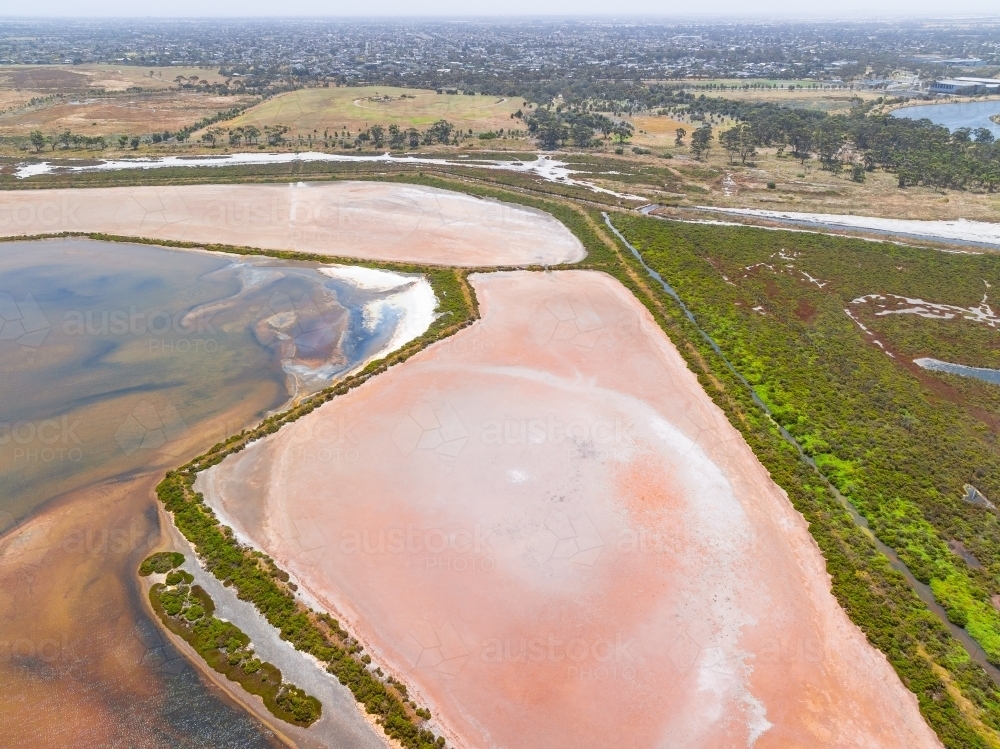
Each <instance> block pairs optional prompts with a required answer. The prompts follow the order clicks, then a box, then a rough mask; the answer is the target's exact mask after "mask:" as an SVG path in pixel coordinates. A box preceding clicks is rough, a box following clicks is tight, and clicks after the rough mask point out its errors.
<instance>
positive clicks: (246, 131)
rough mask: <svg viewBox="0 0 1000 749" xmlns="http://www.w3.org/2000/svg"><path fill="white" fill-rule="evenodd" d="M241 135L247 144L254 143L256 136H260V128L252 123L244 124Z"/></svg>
mask: <svg viewBox="0 0 1000 749" xmlns="http://www.w3.org/2000/svg"><path fill="white" fill-rule="evenodd" d="M243 137H244V138H246V141H247V143H248V144H250V145H254V144H255V143H256V142H257V138H259V137H260V130H258V129H257V128H255V127H254V126H253V125H244V126H243Z"/></svg>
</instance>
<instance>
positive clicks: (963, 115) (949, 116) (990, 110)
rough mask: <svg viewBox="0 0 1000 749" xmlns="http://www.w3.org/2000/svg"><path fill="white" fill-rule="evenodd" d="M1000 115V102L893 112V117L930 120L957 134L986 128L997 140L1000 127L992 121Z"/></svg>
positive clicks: (953, 104) (956, 103)
mask: <svg viewBox="0 0 1000 749" xmlns="http://www.w3.org/2000/svg"><path fill="white" fill-rule="evenodd" d="M995 114H1000V101H955V102H947V103H944V104H921V105H919V106H912V107H903V108H902V109H896V110H894V111H893V112H892V116H893V117H905V118H907V119H911V120H922V119H928V120H930V121H931V122H933V123H934V124H935V125H944V126H945V127H946V128H948V129H949V130H950V131H952V132H955V131H956V130H958V129H959V128H962V127H967V128H969V129H971V130H975V129H976V128H979V127H985V128H986V129H987V130H989V131H990V132H991V133H993V135H994V136H995V137H997V138H1000V125H997V124H996V123H995V122H993V121H992V120H990V116H991V115H995Z"/></svg>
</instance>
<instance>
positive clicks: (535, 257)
mask: <svg viewBox="0 0 1000 749" xmlns="http://www.w3.org/2000/svg"><path fill="white" fill-rule="evenodd" d="M62 231H88V232H89V231H92V232H106V233H109V234H122V235H128V236H136V237H144V238H148V239H164V240H175V241H185V242H206V243H210V242H218V243H223V244H231V245H245V246H249V247H259V248H261V249H265V250H299V251H302V252H312V253H320V254H326V255H332V256H340V257H352V258H362V259H369V260H389V261H400V262H416V263H429V264H440V265H462V266H488V265H528V264H545V265H556V264H559V263H571V262H576V261H578V260H581V259H582V258H583V257H584V255H585V251H584V249H583V245H582V244H581V243H580V242H579V240H577V239H576V237H574V236H573V235H572V234H571V233H570V231H569V230H568V229H566V227H565V226H563V225H562V224H561V223H559V222H558V221H557V220H556V219H555V218H553V217H552V216H550V215H548V214H544V213H541V212H540V211H534V210H531V209H529V208H522V207H519V206H514V205H510V204H507V203H500V202H498V201H492V200H482V199H480V198H476V197H472V196H469V195H464V194H462V193H457V192H451V191H448V190H438V189H435V188H429V187H419V186H413V185H402V184H389V183H380V182H334V183H322V184H309V185H306V184H303V183H298V184H294V185H290V184H278V185H185V186H179V187H161V186H152V187H108V188H103V187H102V188H91V189H84V190H74V189H58V190H16V191H7V192H5V193H4V194H3V196H2V198H0V236H20V235H30V234H43V233H55V232H62Z"/></svg>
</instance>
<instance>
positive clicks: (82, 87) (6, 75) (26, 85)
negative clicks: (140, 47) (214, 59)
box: [0, 65, 225, 99]
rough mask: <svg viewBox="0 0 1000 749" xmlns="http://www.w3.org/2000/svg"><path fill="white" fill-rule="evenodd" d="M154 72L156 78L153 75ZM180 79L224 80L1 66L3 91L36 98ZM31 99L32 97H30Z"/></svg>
mask: <svg viewBox="0 0 1000 749" xmlns="http://www.w3.org/2000/svg"><path fill="white" fill-rule="evenodd" d="M151 71H152V73H153V75H150V72H151ZM177 76H183V77H184V78H191V77H192V76H197V77H198V78H200V79H202V80H207V81H208V82H209V83H221V82H222V81H224V80H225V79H224V78H223V77H222V76H220V75H219V71H218V69H217V68H190V67H168V68H164V67H155V68H140V67H135V66H128V65H0V91H10V90H13V91H25V92H28V91H30V92H34V95H36V96H39V95H40V96H46V95H48V94H56V93H62V94H67V93H75V92H83V91H87V90H93V89H99V88H103V89H104V90H105V91H125V90H126V89H128V88H130V87H133V86H140V87H142V88H144V89H167V88H171V87H174V86H176V85H177V84H176V83H175V79H176V78H177ZM28 98H29V99H30V98H31V97H30V96H29V97H28Z"/></svg>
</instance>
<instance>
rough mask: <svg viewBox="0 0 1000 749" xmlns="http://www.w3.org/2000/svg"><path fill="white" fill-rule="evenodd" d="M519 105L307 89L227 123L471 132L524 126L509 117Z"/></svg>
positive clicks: (492, 99) (399, 92)
mask: <svg viewBox="0 0 1000 749" xmlns="http://www.w3.org/2000/svg"><path fill="white" fill-rule="evenodd" d="M521 104H522V100H521V99H518V98H514V99H510V98H505V97H501V96H480V95H479V94H476V95H475V96H466V95H465V94H438V93H435V92H434V91H430V90H427V89H416V88H415V89H409V88H392V87H390V86H350V87H341V88H336V87H331V88H305V89H300V90H298V91H289V92H288V93H285V94H281V95H279V96H275V97H274V98H273V99H269V100H267V101H265V102H263V103H262V104H259V105H257V106H256V107H254V108H253V109H250V110H248V111H247V112H245V113H244V114H243V115H241V116H240V117H238V118H237V119H235V120H233V121H232V122H230V123H228V126H229V127H239V126H241V125H254V126H256V127H257V128H259V129H263V128H264V127H265V126H267V125H287V126H288V127H290V128H291V132H292V134H293V135H295V134H299V133H301V134H303V135H307V134H310V133H313V131H316V132H317V134H318V135H320V136H322V134H323V131H324V130H330V131H334V130H337V131H341V132H342V131H343V130H344V129H346V130H349V131H350V132H351V134H352V135H357V134H358V132H360V131H362V130H365V129H367V128H368V127H370V126H372V125H382V127H388V126H389V125H398V126H399V127H401V128H403V129H406V128H410V127H415V128H417V129H418V130H423V129H425V128H427V127H428V126H429V125H432V124H433V123H435V122H437V121H438V120H448V122H450V123H452V124H453V125H455V126H456V127H458V128H460V129H462V130H468V129H469V128H472V130H473V131H474V132H477V133H478V132H482V131H486V130H497V129H499V128H504V129H505V130H506V129H507V128H510V127H522V128H523V123H522V122H521V120H516V119H511V117H510V115H511V113H513V112H516V111H517V110H518V109H520V108H521Z"/></svg>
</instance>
